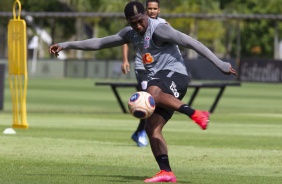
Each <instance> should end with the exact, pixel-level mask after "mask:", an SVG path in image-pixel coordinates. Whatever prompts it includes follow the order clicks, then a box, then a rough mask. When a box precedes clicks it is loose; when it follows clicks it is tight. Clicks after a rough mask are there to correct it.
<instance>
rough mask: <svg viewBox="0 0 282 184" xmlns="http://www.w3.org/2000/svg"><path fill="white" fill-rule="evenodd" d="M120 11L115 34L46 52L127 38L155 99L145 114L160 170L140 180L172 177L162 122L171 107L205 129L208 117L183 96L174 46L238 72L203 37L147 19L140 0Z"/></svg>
mask: <svg viewBox="0 0 282 184" xmlns="http://www.w3.org/2000/svg"><path fill="white" fill-rule="evenodd" d="M124 13H125V17H126V20H127V21H128V23H129V25H130V26H127V27H125V28H123V29H122V30H121V31H120V32H118V33H117V34H115V35H111V36H107V37H103V38H92V39H87V40H83V41H71V42H63V43H58V44H54V45H52V46H50V48H49V52H50V53H53V54H54V55H55V56H58V53H59V52H60V51H61V50H64V49H79V50H100V49H105V48H110V47H117V46H121V45H123V44H126V43H129V42H131V43H133V44H134V46H135V47H136V48H137V52H138V54H140V56H142V61H143V64H144V67H145V69H146V70H147V72H148V77H149V81H148V85H147V89H146V91H147V92H148V93H150V94H151V95H152V96H153V97H154V99H155V102H156V109H155V111H154V113H153V114H152V116H150V117H149V118H148V119H147V123H146V127H145V129H146V133H147V136H148V138H149V142H150V146H151V150H152V152H153V155H154V157H155V159H156V162H157V164H158V165H159V168H160V172H158V173H157V174H156V175H155V176H153V177H151V178H148V179H145V180H144V182H148V183H149V182H176V176H175V175H174V173H173V172H172V170H171V167H170V163H169V157H168V149H167V144H166V142H165V139H164V137H163V135H162V129H163V127H164V126H165V124H166V123H167V122H168V120H169V119H170V118H171V117H172V115H173V113H174V111H178V112H180V113H183V114H185V115H187V116H188V117H190V118H191V119H192V120H193V121H194V122H195V123H197V124H198V125H199V126H200V127H201V128H202V129H203V130H205V129H206V128H207V125H208V122H209V113H208V112H206V111H201V110H195V109H193V108H191V107H189V106H188V105H186V104H185V103H183V102H182V101H181V99H182V98H183V97H184V95H185V93H186V91H187V87H188V74H187V70H186V68H185V65H184V61H183V58H182V56H181V54H180V51H179V49H178V47H177V45H179V46H182V47H185V48H189V49H193V50H195V51H196V52H197V53H198V54H200V55H201V56H203V57H204V58H207V59H208V60H209V61H210V62H212V63H213V64H214V65H215V66H217V67H218V68H219V70H220V71H222V72H223V73H225V74H233V75H237V72H236V70H235V69H233V67H232V66H231V64H230V63H228V62H223V61H221V60H220V59H219V58H218V57H216V56H215V55H214V54H213V53H212V52H211V51H210V50H209V49H208V48H207V47H206V46H204V45H203V44H202V43H201V42H199V41H197V40H195V39H193V38H191V37H190V36H188V35H186V34H184V33H182V32H180V31H178V30H175V29H174V28H173V27H171V26H169V25H167V24H164V23H162V22H161V21H159V20H158V19H151V18H149V17H148V15H146V12H145V8H144V6H143V5H142V3H140V2H136V1H133V2H129V3H128V4H127V5H126V6H125V9H124Z"/></svg>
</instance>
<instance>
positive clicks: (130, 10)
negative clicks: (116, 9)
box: [124, 1, 145, 18]
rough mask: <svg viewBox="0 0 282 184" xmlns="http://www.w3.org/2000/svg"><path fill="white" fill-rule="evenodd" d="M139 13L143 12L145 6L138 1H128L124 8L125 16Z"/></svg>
mask: <svg viewBox="0 0 282 184" xmlns="http://www.w3.org/2000/svg"><path fill="white" fill-rule="evenodd" d="M139 13H141V14H144V13H145V8H144V6H143V4H142V3H140V2H138V1H132V2H129V3H128V4H127V5H126V6H125V8H124V15H125V18H128V17H131V16H135V15H138V14H139Z"/></svg>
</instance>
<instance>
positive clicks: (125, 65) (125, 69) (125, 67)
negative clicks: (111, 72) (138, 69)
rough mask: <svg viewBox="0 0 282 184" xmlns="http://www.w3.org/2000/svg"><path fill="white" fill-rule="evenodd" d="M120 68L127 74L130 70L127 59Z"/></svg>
mask: <svg viewBox="0 0 282 184" xmlns="http://www.w3.org/2000/svg"><path fill="white" fill-rule="evenodd" d="M121 70H122V73H124V74H127V73H128V72H129V71H130V65H129V63H128V61H127V62H123V63H122V65H121Z"/></svg>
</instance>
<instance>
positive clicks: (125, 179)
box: [24, 173, 191, 184]
mask: <svg viewBox="0 0 282 184" xmlns="http://www.w3.org/2000/svg"><path fill="white" fill-rule="evenodd" d="M24 175H30V176H31V175H33V176H70V174H63V173H61V174H50V173H48V174H24ZM72 176H74V175H73V174H72ZM77 176H84V177H93V178H95V177H100V178H107V179H105V181H106V180H107V181H109V182H113V183H130V182H132V183H136V182H138V183H139V182H140V183H143V182H144V179H145V178H149V177H151V176H127V175H101V174H81V175H80V174H77ZM109 178H112V179H109ZM177 183H188V184H189V183H191V182H186V181H179V180H177Z"/></svg>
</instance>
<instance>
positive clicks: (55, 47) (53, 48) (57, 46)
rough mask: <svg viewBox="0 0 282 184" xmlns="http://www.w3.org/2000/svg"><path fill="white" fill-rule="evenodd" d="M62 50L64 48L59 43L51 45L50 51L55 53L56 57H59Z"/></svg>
mask: <svg viewBox="0 0 282 184" xmlns="http://www.w3.org/2000/svg"><path fill="white" fill-rule="evenodd" d="M61 50H63V48H62V47H60V46H59V45H58V44H54V45H51V46H50V48H49V53H50V54H54V55H55V56H56V57H58V56H59V52H60V51H61Z"/></svg>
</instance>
